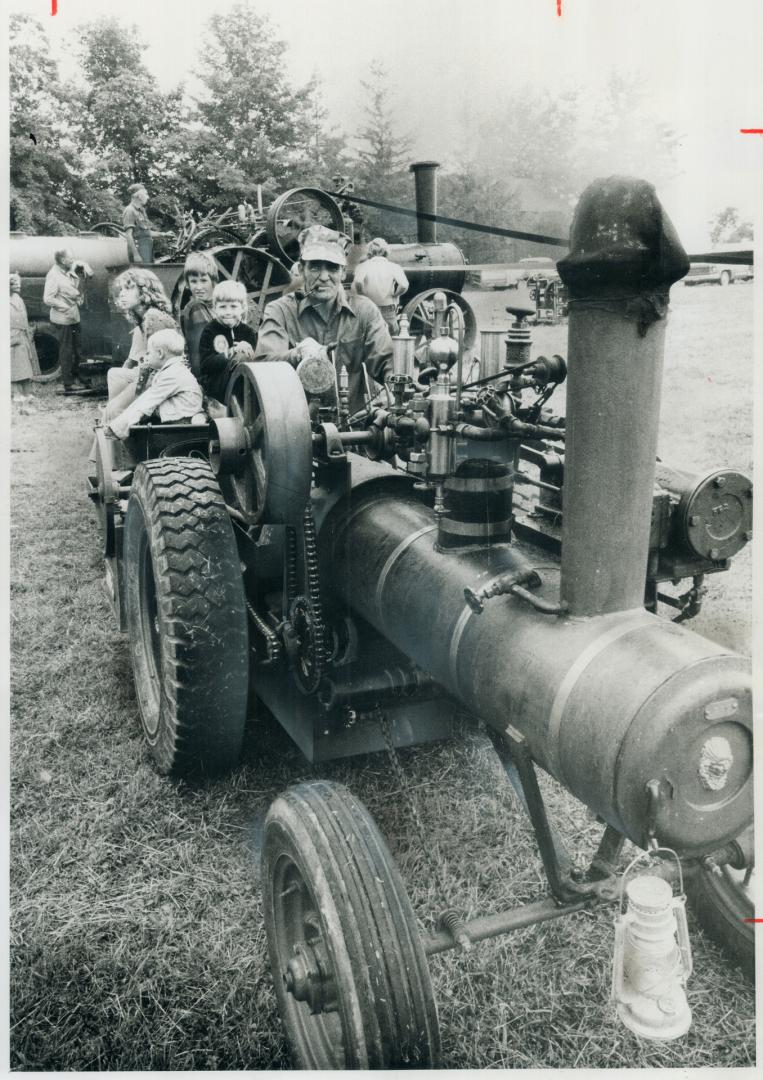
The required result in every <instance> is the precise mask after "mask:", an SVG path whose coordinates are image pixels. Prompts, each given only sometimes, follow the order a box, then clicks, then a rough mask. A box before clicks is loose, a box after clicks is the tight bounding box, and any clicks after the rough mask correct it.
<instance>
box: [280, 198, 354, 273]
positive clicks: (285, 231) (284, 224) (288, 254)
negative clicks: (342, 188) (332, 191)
mask: <svg viewBox="0 0 763 1080" xmlns="http://www.w3.org/2000/svg"><path fill="white" fill-rule="evenodd" d="M309 225H325V226H326V228H327V229H334V230H336V232H340V233H341V232H344V217H343V215H342V210H341V207H340V206H339V203H338V202H336V200H335V199H334V198H332V196H331V195H329V194H328V192H326V191H321V189H320V188H292V189H291V190H290V191H286V192H284V194H283V195H280V196H279V197H278V198H277V199H276V200H275V202H274V203H272V204H271V206H270V208H269V210H268V215H267V218H266V221H265V231H266V234H267V239H268V244H269V246H270V250H271V251H272V252H273V254H274V255H275V256H276V257H277V258H279V259H283V260H284V261H285V262H296V261H297V259H298V258H299V241H298V237H299V234H300V233H301V232H302V230H303V229H306V228H307V227H308V226H309Z"/></svg>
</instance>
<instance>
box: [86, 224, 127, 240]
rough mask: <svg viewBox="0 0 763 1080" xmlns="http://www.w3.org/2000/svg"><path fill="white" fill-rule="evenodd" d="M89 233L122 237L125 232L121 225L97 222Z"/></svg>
mask: <svg viewBox="0 0 763 1080" xmlns="http://www.w3.org/2000/svg"><path fill="white" fill-rule="evenodd" d="M90 231H91V232H95V233H100V234H101V236H117V237H119V236H124V234H125V230H124V227H123V226H122V225H117V223H116V222H115V221H99V222H98V223H97V224H96V225H93V227H92V229H91V230H90Z"/></svg>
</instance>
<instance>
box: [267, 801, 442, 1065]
mask: <svg viewBox="0 0 763 1080" xmlns="http://www.w3.org/2000/svg"><path fill="white" fill-rule="evenodd" d="M262 858H263V873H262V880H263V888H264V904H263V909H264V919H265V930H266V932H267V939H268V952H269V954H270V963H271V967H272V969H273V977H274V979H275V989H276V997H277V999H278V1007H279V1011H280V1013H281V1019H282V1020H283V1024H284V1027H285V1028H286V1033H287V1035H288V1038H289V1041H290V1043H291V1047H292V1054H293V1058H294V1064H295V1066H296V1067H297V1068H299V1069H394V1068H419V1069H432V1068H437V1067H438V1066H439V1064H440V1032H439V1026H438V1021H437V1010H436V1008H435V1002H434V996H433V994H432V986H431V983H430V980H429V969H428V967H427V961H426V956H425V955H424V950H423V948H422V945H421V941H420V938H419V935H418V930H417V928H416V921H415V917H414V914H413V910H412V908H411V905H410V901H409V900H408V896H407V894H406V892H405V888H404V886H403V883H402V881H401V880H400V875H399V873H398V871H397V868H396V866H395V863H394V860H393V858H392V856H391V855H390V853H389V850H388V848H387V846H386V844H385V843H384V840H383V839H382V837H381V834H380V833H379V830H378V829H377V828H376V825H375V824H374V822H373V820H372V818H371V816H370V815H369V813H368V811H367V810H366V809H365V807H364V806H363V805H362V804H361V803H359V802H358V801H357V800H356V799H354V798H353V796H352V795H351V794H350V792H349V791H348V790H347V788H345V787H343V786H342V785H340V784H332V783H328V782H326V781H315V782H311V783H305V784H298V785H297V786H295V787H293V788H290V789H289V790H288V791H286V792H285V793H284V794H283V795H281V796H280V797H279V798H278V799H276V800H275V802H274V803H273V805H272V806H271V807H270V810H269V812H268V816H267V818H266V821H265V842H264V847H263V856H262Z"/></svg>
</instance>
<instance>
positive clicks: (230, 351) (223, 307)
mask: <svg viewBox="0 0 763 1080" xmlns="http://www.w3.org/2000/svg"><path fill="white" fill-rule="evenodd" d="M246 304H247V299H246V288H245V286H244V285H242V284H241V282H240V281H221V282H220V284H219V285H215V289H214V292H213V293H212V311H213V312H214V319H212V322H209V323H207V325H206V326H205V327H204V329H203V330H202V332H201V340H200V342H199V353H200V356H201V378H200V380H199V381H200V382H201V388H202V390H203V391H204V393H205V394H206V396H207V397H208V398H211V399H213V401H212V407H211V410H210V415H213V414H214V413H215V412H217V410H218V409H219V408H220V407H221V406H220V405H219V403H220V402H222V401H223V400H224V398H225V390H226V387H227V386H228V380H229V379H230V377H231V374H232V373H233V371H234V370H235V369H236V367H237V366H238V364H239V363H241V362H242V361H244V360H253V359H254V346H255V345H256V344H257V335H256V333H255V332H254V330H252V328H251V326H247V324H246V323H245V322H244V316H245V315H246ZM207 407H208V408H209V405H208V406H207Z"/></svg>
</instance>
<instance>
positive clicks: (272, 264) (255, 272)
mask: <svg viewBox="0 0 763 1080" xmlns="http://www.w3.org/2000/svg"><path fill="white" fill-rule="evenodd" d="M206 254H207V255H210V256H211V257H212V259H214V261H215V264H216V265H217V271H218V274H219V277H220V281H240V282H242V284H243V285H244V286H245V287H246V295H247V300H248V303H249V310H248V313H247V316H246V321H247V322H248V323H249V325H250V326H251V327H252V329H253V330H256V329H257V327H258V326H259V325H260V323H261V322H262V315H263V312H264V310H265V305H266V304H268V303H269V302H270V301H271V300H275V299H276V298H277V297H278V296H280V295H281V294H282V293H283V291H284V289H285V288H286V286H287V285H289V284H291V274H290V273H289V271H288V270H287V269H286V267H285V266H284V265H283V263H281V262H279V261H278V259H276V258H274V257H273V256H272V255H271V254H270V253H269V252H267V251H262V250H261V249H260V248H253V247H247V246H246V245H245V244H229V245H225V246H224V247H210V248H208V249H206ZM190 299H191V292H190V289H189V288H188V287H187V285H186V284H185V282H184V280H183V278H182V277H181V278H180V279H179V280H178V283H177V285H176V286H175V290H174V292H173V294H172V305H173V310H174V311H175V313H176V315H179V314H180V312H181V311H182V310H183V308H184V307H185V305H186V304H187V303H188V301H189V300H190Z"/></svg>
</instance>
